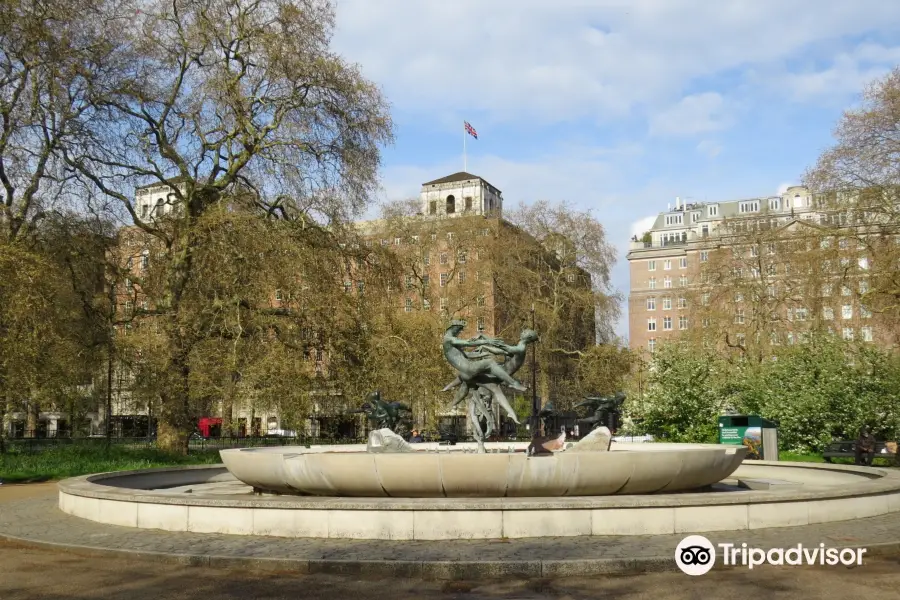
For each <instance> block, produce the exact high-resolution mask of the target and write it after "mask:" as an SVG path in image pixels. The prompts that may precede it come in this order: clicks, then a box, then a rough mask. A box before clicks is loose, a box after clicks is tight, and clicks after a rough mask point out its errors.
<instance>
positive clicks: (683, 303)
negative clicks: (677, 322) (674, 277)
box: [678, 297, 687, 308]
mask: <svg viewBox="0 0 900 600" xmlns="http://www.w3.org/2000/svg"><path fill="white" fill-rule="evenodd" d="M678 308H687V298H683V297H682V298H679V299H678Z"/></svg>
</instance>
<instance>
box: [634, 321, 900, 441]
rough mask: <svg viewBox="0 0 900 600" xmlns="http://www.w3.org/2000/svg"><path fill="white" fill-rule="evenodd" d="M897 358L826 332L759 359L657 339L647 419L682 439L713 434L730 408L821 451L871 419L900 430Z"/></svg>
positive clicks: (891, 436) (881, 431) (878, 427)
mask: <svg viewBox="0 0 900 600" xmlns="http://www.w3.org/2000/svg"><path fill="white" fill-rule="evenodd" d="M898 398H900V363H898V360H897V356H895V355H893V354H891V353H888V352H885V351H882V350H879V349H877V348H875V347H873V346H872V345H870V344H864V343H857V342H847V341H844V340H841V339H838V338H836V337H834V336H830V335H822V336H813V337H811V338H810V340H809V341H808V343H805V344H800V345H795V346H786V347H781V348H778V349H776V350H775V352H774V353H773V354H772V355H771V356H770V357H769V358H767V359H766V360H764V361H763V362H761V363H757V364H751V363H749V362H746V361H740V360H734V357H729V356H727V355H724V354H721V353H716V352H713V351H712V350H709V349H706V350H702V349H701V350H698V349H697V348H696V347H695V346H693V345H690V344H688V343H687V342H674V343H669V344H664V345H662V346H660V347H659V348H658V349H657V351H656V353H655V354H654V356H653V359H652V361H651V364H650V377H649V381H648V388H647V394H646V405H647V408H646V419H645V423H646V426H647V429H648V432H649V433H652V434H654V435H657V436H665V437H667V438H668V439H670V440H673V441H680V442H715V441H716V438H717V417H718V416H719V415H721V414H724V412H725V411H726V410H727V409H731V410H733V411H735V412H737V413H740V414H755V415H760V416H762V417H765V418H767V419H771V420H774V421H777V422H778V423H779V438H780V447H781V449H783V450H786V451H790V452H800V453H809V452H821V451H823V450H824V449H825V447H826V446H827V445H828V443H829V442H831V441H832V439H835V438H837V439H855V438H856V437H857V435H858V433H859V428H860V427H861V426H863V425H868V426H869V427H870V428H871V429H872V432H873V433H874V434H875V436H876V437H878V438H879V439H887V440H896V439H897V438H898V434H900V402H898Z"/></svg>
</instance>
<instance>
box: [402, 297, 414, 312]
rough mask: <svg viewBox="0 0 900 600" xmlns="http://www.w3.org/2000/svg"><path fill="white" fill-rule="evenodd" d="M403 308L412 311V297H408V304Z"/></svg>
mask: <svg viewBox="0 0 900 600" xmlns="http://www.w3.org/2000/svg"><path fill="white" fill-rule="evenodd" d="M403 310H405V311H406V312H412V298H407V299H406V306H405V307H404V309H403Z"/></svg>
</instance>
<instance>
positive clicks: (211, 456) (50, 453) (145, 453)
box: [0, 444, 221, 483]
mask: <svg viewBox="0 0 900 600" xmlns="http://www.w3.org/2000/svg"><path fill="white" fill-rule="evenodd" d="M219 462H221V461H220V459H219V453H218V451H215V450H203V451H196V452H191V453H190V454H189V455H188V456H180V455H173V454H168V453H165V452H161V451H159V450H156V449H154V448H127V447H121V446H115V445H113V446H110V447H109V448H106V447H104V446H103V445H100V444H84V445H81V444H69V445H64V446H55V447H51V448H47V449H44V450H42V451H40V452H21V451H16V450H15V449H14V450H13V451H11V452H7V453H6V454H0V481H3V482H4V483H21V482H32V481H49V480H55V479H65V478H66V477H75V476H77V475H86V474H88V473H104V472H108V471H130V470H132V469H149V468H151V467H170V466H177V465H208V464H216V463H219Z"/></svg>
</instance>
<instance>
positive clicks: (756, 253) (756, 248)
mask: <svg viewBox="0 0 900 600" xmlns="http://www.w3.org/2000/svg"><path fill="white" fill-rule="evenodd" d="M750 256H751V257H752V258H756V257H757V256H759V246H756V245H753V246H750Z"/></svg>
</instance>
